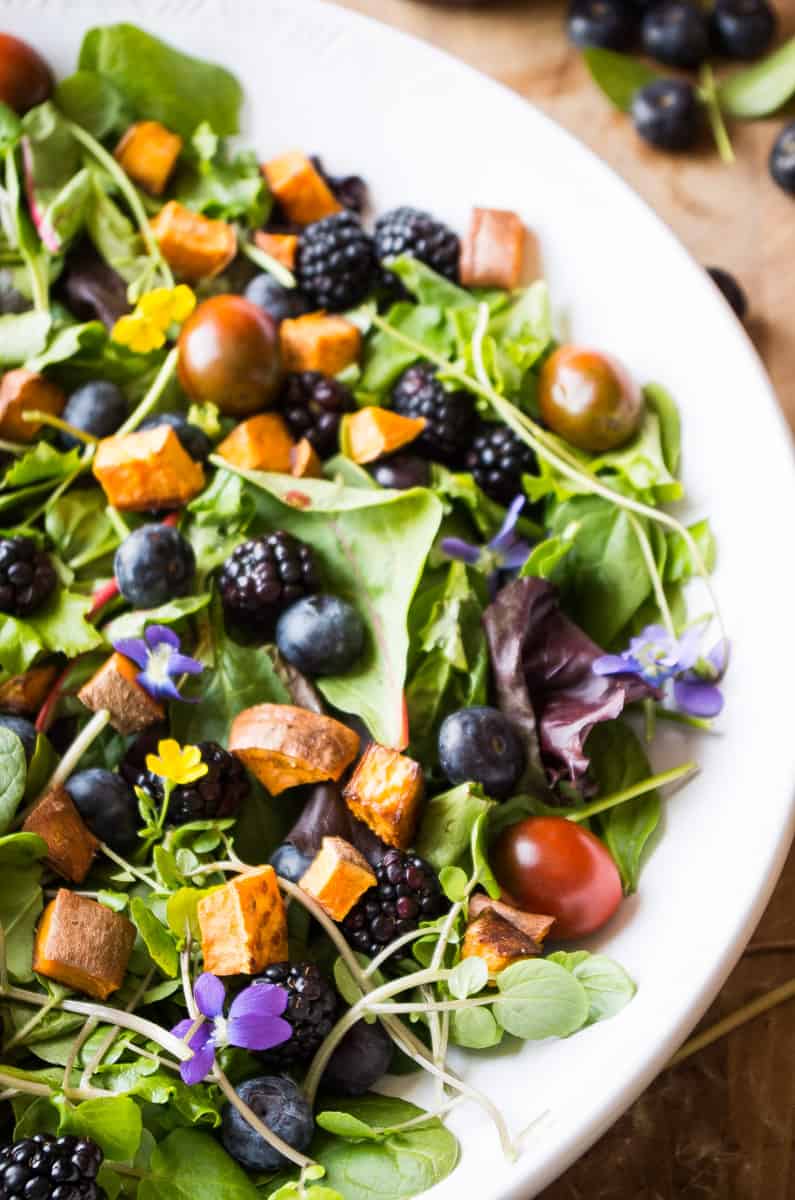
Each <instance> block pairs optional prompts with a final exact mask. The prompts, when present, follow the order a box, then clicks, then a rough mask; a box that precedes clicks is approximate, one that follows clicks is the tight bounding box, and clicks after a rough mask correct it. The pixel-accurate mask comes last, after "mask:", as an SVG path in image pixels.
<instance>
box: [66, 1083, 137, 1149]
mask: <svg viewBox="0 0 795 1200" xmlns="http://www.w3.org/2000/svg"><path fill="white" fill-rule="evenodd" d="M53 1103H54V1104H55V1105H56V1107H57V1109H58V1111H59V1114H60V1122H59V1125H58V1133H59V1134H67V1133H71V1134H74V1135H75V1136H76V1137H88V1138H93V1140H94V1141H95V1142H96V1143H97V1145H98V1146H100V1148H101V1149H102V1151H103V1153H104V1154H105V1156H106V1157H107V1158H111V1159H114V1160H115V1161H117V1162H131V1161H132V1160H133V1159H134V1158H135V1155H136V1153H137V1151H138V1146H139V1145H140V1142H141V1133H142V1131H143V1124H142V1121H141V1110H140V1108H139V1107H138V1105H137V1104H136V1103H135V1101H134V1100H130V1098H129V1097H128V1096H103V1097H101V1098H100V1099H97V1100H84V1101H83V1103H82V1104H70V1103H69V1102H68V1101H67V1099H66V1097H65V1096H56V1097H54V1099H53Z"/></svg>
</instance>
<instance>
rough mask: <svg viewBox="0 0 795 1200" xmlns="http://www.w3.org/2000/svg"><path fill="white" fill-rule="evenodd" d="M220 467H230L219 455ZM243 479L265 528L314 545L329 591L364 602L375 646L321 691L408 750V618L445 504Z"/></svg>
mask: <svg viewBox="0 0 795 1200" xmlns="http://www.w3.org/2000/svg"><path fill="white" fill-rule="evenodd" d="M216 465H218V466H227V465H228V464H225V463H224V462H223V460H221V459H219V460H217V462H216ZM237 473H238V474H240V475H241V476H242V477H243V478H245V479H247V480H248V481H249V482H250V483H251V484H253V485H254V486H255V487H256V488H257V489H258V490H257V492H256V498H257V507H258V515H259V519H260V520H261V521H262V522H263V525H264V527H265V528H268V529H286V530H287V531H288V533H292V534H294V535H295V536H296V537H298V538H300V539H301V540H302V541H304V542H307V543H308V544H309V545H311V546H312V548H313V549H314V550H315V552H316V554H317V555H318V558H319V560H320V569H321V573H322V575H323V578H324V581H325V584H326V586H327V587H328V589H329V590H330V591H333V592H334V593H335V594H336V595H338V596H342V597H343V598H344V599H346V600H349V601H350V602H351V603H352V604H353V605H355V607H356V608H357V609H358V610H359V612H360V614H361V616H362V618H363V620H364V623H365V626H366V628H367V632H368V644H367V645H366V647H365V651H364V654H363V656H362V658H361V660H360V661H359V662H358V663H356V664H355V665H354V666H353V667H352V669H351V670H350V671H348V672H347V673H346V674H344V675H330V676H326V677H324V678H323V679H319V680H318V687H319V689H320V691H321V692H322V693H323V695H324V696H325V697H326V699H327V700H328V701H329V703H330V704H333V705H334V706H335V707H336V708H338V709H340V710H342V711H343V712H351V713H356V715H357V716H359V717H361V718H362V720H363V721H364V722H365V724H366V725H367V727H368V728H369V730H370V732H371V734H372V735H373V737H374V738H375V739H376V740H377V741H379V742H382V743H383V744H384V745H388V746H398V747H402V746H405V745H406V742H407V730H406V728H405V726H406V717H405V710H404V699H403V685H404V681H405V674H406V658H407V653H408V632H407V617H408V610H409V604H410V603H411V599H412V596H413V594H414V590H415V588H416V586H417V582H418V580H419V577H420V573H421V571H422V568H423V566H424V564H425V560H426V558H427V555H428V552H429V551H430V548H431V546H432V544H433V540H434V537H435V536H436V531H437V529H438V527H439V522H440V520H441V515H442V513H441V505H440V504H439V501H438V500H437V499H436V498H435V497H434V496H432V495H431V493H430V492H429V491H428V490H427V489H425V488H415V489H412V490H410V491H406V492H386V491H381V490H378V491H375V490H373V491H371V490H369V489H365V488H346V487H342V486H339V485H338V484H336V483H330V482H328V481H326V480H320V479H302V480H300V481H296V480H291V479H289V478H288V477H287V476H284V475H271V474H266V473H265V472H258V471H243V470H237ZM247 659H248V660H249V661H250V659H251V655H250V653H249V654H248V655H247ZM240 707H241V705H240V704H239V703H238V706H237V709H236V711H239V709H240ZM204 736H205V737H206V736H207V735H206V734H205V735H204Z"/></svg>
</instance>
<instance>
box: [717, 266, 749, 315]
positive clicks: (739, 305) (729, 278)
mask: <svg viewBox="0 0 795 1200" xmlns="http://www.w3.org/2000/svg"><path fill="white" fill-rule="evenodd" d="M707 274H708V275H710V276H711V278H712V282H713V283H714V284H715V285H716V286H717V287H718V288H720V290H721V292H723V296H724V299H725V300H726V301H727V302H728V303H729V304H730V305H731V307H732V308H733V309H734V313H735V315H736V316H737V317H739V319H740V320H741V321H742V320H743V319H744V318H745V314H746V312H747V311H748V300H747V299H746V295H745V292H744V291H743V289H742V288H741V287H740V285H739V283H738V282H737V280H736V279H735V278H734V276H733V275H730V274H729V272H728V271H724V269H723V267H707Z"/></svg>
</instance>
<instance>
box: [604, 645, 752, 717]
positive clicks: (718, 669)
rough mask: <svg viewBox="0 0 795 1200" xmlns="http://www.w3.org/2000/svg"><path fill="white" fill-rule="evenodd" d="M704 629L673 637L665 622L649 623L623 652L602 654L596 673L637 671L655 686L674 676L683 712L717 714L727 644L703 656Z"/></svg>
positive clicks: (709, 715)
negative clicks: (719, 684)
mask: <svg viewBox="0 0 795 1200" xmlns="http://www.w3.org/2000/svg"><path fill="white" fill-rule="evenodd" d="M701 636H702V633H701V630H700V629H699V628H697V627H694V628H693V629H688V630H685V632H684V633H683V634H682V636H681V637H679V638H677V637H673V636H672V635H671V634H670V633H668V631H667V630H666V629H664V628H663V626H662V625H647V626H646V628H645V629H643V630H641V632H640V633H639V634H638V636H637V637H634V638H632V639H631V641H630V643H629V646H628V648H627V649H626V650H622V651H621V653H620V654H603V655H602V656H601V658H597V660H596V661H595V663H594V664H593V671H594V673H595V674H596V675H638V676H639V677H640V678H641V679H643V680H644V681H645V682H646V683H648V684H650V685H651V687H654V688H662V687H664V685H665V684H667V683H669V682H670V681H671V680H673V696H674V700H675V702H676V706H677V708H678V709H680V711H681V712H684V713H687V714H688V715H689V716H693V717H716V716H717V715H718V713H719V712H720V711H721V709H722V708H723V696H722V695H721V691H720V688H719V687H718V686H717V682H718V680H720V679H721V678H722V677H723V675H724V673H725V670H726V666H727V662H728V653H727V647H726V645H725V643H724V642H719V643H718V644H717V645H716V646H715V647H714V648H713V649H712V650H711V651H710V653H709V654H708V655H707V657H706V659H704V658H701V657H700V654H699V646H700V643H701Z"/></svg>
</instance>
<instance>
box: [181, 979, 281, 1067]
mask: <svg viewBox="0 0 795 1200" xmlns="http://www.w3.org/2000/svg"><path fill="white" fill-rule="evenodd" d="M193 999H194V1001H195V1003H196V1007H197V1009H198V1010H199V1012H200V1013H201V1014H202V1016H203V1017H206V1018H207V1020H205V1021H203V1022H202V1023H201V1025H199V1027H198V1029H195V1030H194V1032H193V1034H191V1036H190V1038H189V1039H188V1046H189V1047H190V1048H191V1050H192V1051H193V1058H189V1059H188V1060H187V1061H186V1062H183V1063H180V1065H179V1073H180V1075H181V1076H182V1080H183V1083H187V1084H194V1083H201V1081H202V1080H203V1079H206V1078H207V1076H208V1075H209V1074H210V1072H211V1071H212V1069H213V1064H214V1062H215V1052H216V1050H218V1049H221V1048H222V1047H223V1046H240V1047H242V1048H243V1049H244V1050H270V1049H271V1048H272V1047H273V1046H280V1045H281V1044H282V1042H286V1041H287V1040H288V1038H290V1037H292V1032H293V1030H292V1026H291V1025H290V1023H289V1022H288V1021H285V1020H284V1019H283V1017H282V1013H283V1012H284V1010H285V1009H286V1007H287V1001H288V999H289V997H288V995H287V991H286V990H285V988H283V987H279V986H278V985H277V984H275V983H252V984H251V985H250V986H249V987H247V988H245V989H244V991H242V992H240V993H239V995H237V996H235V998H234V1000H233V1001H232V1004H231V1006H230V1008H229V1014H228V1016H226V1017H225V1016H224V1000H225V999H226V989H225V988H224V985H223V984H222V983H221V980H220V979H218V978H217V976H215V975H211V974H210V972H209V971H205V972H204V974H203V975H200V976H199V978H198V979H197V980H196V983H195V984H194V987H193ZM195 1024H196V1022H195V1021H192V1020H191V1019H190V1017H186V1018H185V1020H184V1021H180V1022H179V1023H178V1024H177V1025H175V1026H174V1028H173V1029H172V1030H171V1032H172V1033H173V1034H174V1036H175V1037H178V1038H183V1039H184V1038H185V1036H186V1035H187V1034H188V1033H189V1032H190V1030H191V1029H193V1027H194V1026H195Z"/></svg>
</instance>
